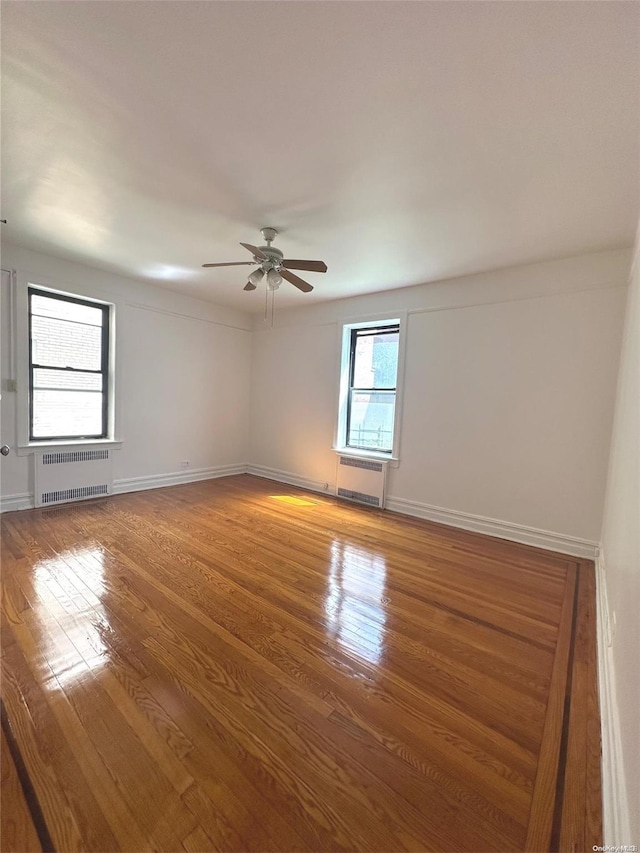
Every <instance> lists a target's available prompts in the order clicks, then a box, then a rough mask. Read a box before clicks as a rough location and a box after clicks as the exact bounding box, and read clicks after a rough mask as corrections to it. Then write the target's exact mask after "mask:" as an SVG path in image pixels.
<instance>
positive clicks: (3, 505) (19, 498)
mask: <svg viewBox="0 0 640 853" xmlns="http://www.w3.org/2000/svg"><path fill="white" fill-rule="evenodd" d="M34 506H35V503H34V500H33V495H31V494H29V493H28V492H25V493H24V494H22V495H6V497H3V498H0V512H17V511H18V510H21V509H33V507H34Z"/></svg>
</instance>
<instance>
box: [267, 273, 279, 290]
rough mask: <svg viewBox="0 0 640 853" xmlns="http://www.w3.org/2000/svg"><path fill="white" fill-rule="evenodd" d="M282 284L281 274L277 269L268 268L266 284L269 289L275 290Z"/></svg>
mask: <svg viewBox="0 0 640 853" xmlns="http://www.w3.org/2000/svg"><path fill="white" fill-rule="evenodd" d="M281 284H282V276H281V275H280V273H279V272H278V270H274V269H270V270H269V272H268V273H267V286H268V288H269V290H277V289H278V288H279V287H280V285H281Z"/></svg>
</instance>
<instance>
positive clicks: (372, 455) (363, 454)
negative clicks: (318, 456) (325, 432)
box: [333, 447, 400, 468]
mask: <svg viewBox="0 0 640 853" xmlns="http://www.w3.org/2000/svg"><path fill="white" fill-rule="evenodd" d="M333 450H335V452H336V453H338V454H340V456H352V457H353V458H354V459H379V460H380V462H388V463H389V465H390V467H391V468H397V467H398V465H399V463H400V459H399V458H398V457H397V456H393V455H392V454H390V453H380V452H379V451H378V450H358V448H355V447H334V448H333Z"/></svg>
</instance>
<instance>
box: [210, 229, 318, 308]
mask: <svg viewBox="0 0 640 853" xmlns="http://www.w3.org/2000/svg"><path fill="white" fill-rule="evenodd" d="M260 233H261V234H262V236H263V237H264V239H265V241H266V243H267V245H266V246H252V245H251V244H250V243H240V245H241V246H244V248H245V249H247V250H248V251H249V252H251V254H252V255H253V260H252V261H232V262H231V263H228V264H202V266H203V267H240V266H253V265H254V264H257V265H258V268H257V269H256V270H254V271H253V272H252V273H251V275H250V276H249V280H248V281H247V283H246V284H245V286H244V289H245V290H255V289H256V287H257V286H258V284H260V282H261V281H262V279H263V278H264V276H265V275H266V277H267V289H268V290H277V289H278V288H279V287H280V285H281V284H282V279H284V280H285V281H288V282H289V283H290V284H293V285H294V287H297V288H298V290H301V291H302V292H303V293H310V292H311V291H312V290H313V285H311V284H309V283H308V282H307V281H305V280H304V279H302V278H300V277H299V276H297V275H295V274H294V273H292V272H289V270H292V269H293V270H309V272H326V271H327V265H326V264H325V263H324V261H292V260H289V258H285V257H283V255H282V252H281V251H280V249H275V248H274V247H273V246H272V245H271V243H272V242H273V241H274V240H275V238H276V237H277V236H278V232H277V231H276V229H275V228H261V229H260Z"/></svg>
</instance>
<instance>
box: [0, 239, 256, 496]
mask: <svg viewBox="0 0 640 853" xmlns="http://www.w3.org/2000/svg"><path fill="white" fill-rule="evenodd" d="M2 266H3V267H7V268H15V269H17V270H18V273H19V274H20V278H21V279H22V284H20V285H19V286H21V287H24V286H26V284H25V282H26V280H27V279H28V280H30V281H31V282H33V283H34V284H38V283H39V284H42V285H46V286H50V287H55V288H58V289H60V290H67V291H71V292H73V293H77V294H79V295H85V296H89V297H94V298H98V299H103V300H105V301H108V302H113V303H114V304H115V306H116V308H115V310H116V393H117V399H116V406H117V415H118V428H117V435H116V438H121V439H123V445H122V448H121V449H120V450H116V451H115V452H114V465H115V468H114V478H115V480H116V482H117V481H122V480H132V479H133V480H136V479H138V478H146V477H149V476H155V475H169V474H174V473H175V474H183V473H184V472H183V471H182V468H181V463H182V462H183V461H189V463H190V470H191V471H198V470H202V469H211V468H217V467H220V466H225V465H240V466H242V465H244V464H245V463H246V457H247V447H248V420H249V393H250V370H251V363H250V362H251V331H250V318H249V317H248V316H247V315H245V314H243V313H240V312H238V311H234V310H232V309H228V308H224V307H221V306H218V305H214V304H211V303H209V302H204V301H202V300H198V299H193V298H190V297H186V296H180V295H178V294H176V293H173V292H171V291H169V290H164V289H162V288H159V287H153V286H151V285H148V284H145V283H143V282H139V281H135V280H132V279H125V278H122V277H120V276H117V275H111V274H109V273H105V272H101V271H98V270H95V269H92V268H90V267H86V266H83V265H81V264H76V263H73V262H69V261H63V260H60V259H58V258H53V257H50V256H46V255H41V254H38V253H36V252H31V251H27V250H24V249H21V248H18V247H15V246H7V245H5V246H3V252H2ZM2 300H3V301H2V326H1V331H2V404H1V405H2V442H3V443H6V444H9V445H12V447H14V450H13V452H12V454H11V455H10V456H8V457H6V458H3V460H2V481H1V488H2V497H3V498H4V499H7V498H9V499H11V498H12V497H14V496H16V495H26V494H28V493H29V492H30V489H31V484H30V473H29V467H30V464H31V459H30V457H24V456H18V455H17V454H16V452H15V445H16V443H17V442H16V417H15V409H16V397H17V395H16V393H15V392H11V391H7V386H6V379H7V377H8V363H9V343H10V340H9V339H10V335H9V328H8V324H9V313H8V310H7V309H8V279H7V276H6V275H4V274H3V277H2ZM9 503H11V501H9Z"/></svg>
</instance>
